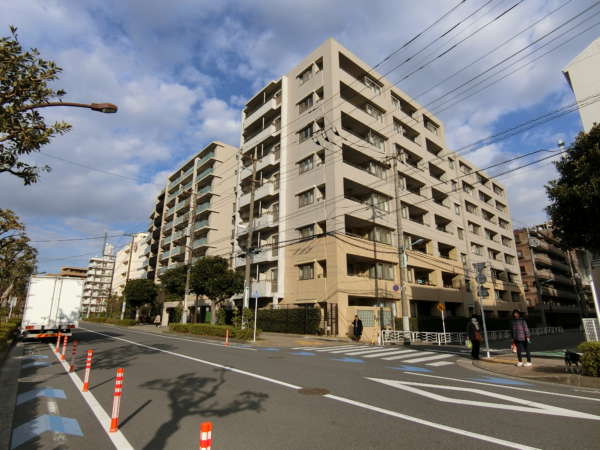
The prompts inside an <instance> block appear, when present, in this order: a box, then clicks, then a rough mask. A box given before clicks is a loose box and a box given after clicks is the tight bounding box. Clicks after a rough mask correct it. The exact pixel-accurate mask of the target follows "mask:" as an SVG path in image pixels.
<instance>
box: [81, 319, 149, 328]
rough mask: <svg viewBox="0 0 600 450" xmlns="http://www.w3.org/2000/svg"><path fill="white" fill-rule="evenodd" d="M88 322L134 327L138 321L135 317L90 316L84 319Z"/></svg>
mask: <svg viewBox="0 0 600 450" xmlns="http://www.w3.org/2000/svg"><path fill="white" fill-rule="evenodd" d="M83 320H85V321H87V322H96V323H109V324H111V325H119V326H122V327H132V326H133V325H135V324H136V323H137V322H136V321H135V319H123V320H120V319H113V318H110V317H88V318H86V319H83Z"/></svg>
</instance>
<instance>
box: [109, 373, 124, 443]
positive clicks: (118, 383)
mask: <svg viewBox="0 0 600 450" xmlns="http://www.w3.org/2000/svg"><path fill="white" fill-rule="evenodd" d="M124 372H125V371H124V370H123V369H122V368H119V369H117V377H116V378H115V394H114V397H113V407H112V416H111V418H110V432H111V433H114V432H115V431H119V407H120V406H121V394H122V393H123V376H124Z"/></svg>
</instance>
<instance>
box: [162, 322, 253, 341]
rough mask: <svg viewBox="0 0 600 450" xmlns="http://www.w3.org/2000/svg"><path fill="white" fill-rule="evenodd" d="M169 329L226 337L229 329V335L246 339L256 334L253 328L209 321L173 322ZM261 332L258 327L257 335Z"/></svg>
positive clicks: (233, 337) (177, 331) (176, 331)
mask: <svg viewBox="0 0 600 450" xmlns="http://www.w3.org/2000/svg"><path fill="white" fill-rule="evenodd" d="M169 330H171V331H173V332H175V333H190V334H197V335H200V336H218V337H225V332H226V330H229V337H231V338H232V339H240V340H244V341H247V340H250V339H252V337H253V336H254V329H253V328H246V329H244V330H242V329H240V328H234V327H231V326H228V325H211V324H209V323H171V324H169ZM260 332H261V330H259V329H257V330H256V336H258V335H259V334H260Z"/></svg>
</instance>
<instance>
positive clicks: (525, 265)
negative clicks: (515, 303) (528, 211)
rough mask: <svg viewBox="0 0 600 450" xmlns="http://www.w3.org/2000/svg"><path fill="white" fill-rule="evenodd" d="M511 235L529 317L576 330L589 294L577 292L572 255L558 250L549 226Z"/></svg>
mask: <svg viewBox="0 0 600 450" xmlns="http://www.w3.org/2000/svg"><path fill="white" fill-rule="evenodd" d="M514 235H515V241H516V244H517V255H518V257H519V265H520V270H521V277H522V279H523V287H524V291H525V299H526V301H527V306H528V309H529V311H530V314H531V315H535V316H537V317H538V318H539V319H541V321H542V322H544V321H545V322H546V323H547V324H548V325H550V326H559V325H560V326H578V324H579V322H580V318H581V317H582V316H583V315H584V314H585V312H586V311H587V308H588V306H587V302H588V301H589V300H591V295H590V297H589V298H588V294H591V292H590V291H587V292H586V290H584V289H581V291H580V290H579V287H578V285H577V277H576V272H575V267H576V266H575V265H574V261H573V258H572V255H571V253H569V252H566V251H564V250H563V249H561V248H560V247H559V246H558V242H557V241H556V240H555V239H554V235H553V233H552V225H551V224H550V223H548V222H546V223H543V224H540V225H536V226H534V227H529V228H521V229H518V230H515V231H514ZM579 278H580V277H579ZM581 287H583V286H581Z"/></svg>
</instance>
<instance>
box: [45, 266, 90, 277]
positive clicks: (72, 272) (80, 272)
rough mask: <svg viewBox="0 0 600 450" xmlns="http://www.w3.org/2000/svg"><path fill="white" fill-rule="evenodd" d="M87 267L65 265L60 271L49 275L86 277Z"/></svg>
mask: <svg viewBox="0 0 600 450" xmlns="http://www.w3.org/2000/svg"><path fill="white" fill-rule="evenodd" d="M87 271H88V269H87V267H73V266H63V267H61V268H60V272H59V273H49V274H48V276H57V277H70V278H86V277H87Z"/></svg>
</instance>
